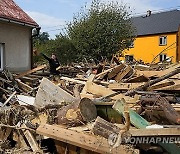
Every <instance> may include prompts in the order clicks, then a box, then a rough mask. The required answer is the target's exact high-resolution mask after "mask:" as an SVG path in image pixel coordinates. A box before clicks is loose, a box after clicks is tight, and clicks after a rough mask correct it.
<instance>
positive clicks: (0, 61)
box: [0, 43, 4, 71]
mask: <svg viewBox="0 0 180 154" xmlns="http://www.w3.org/2000/svg"><path fill="white" fill-rule="evenodd" d="M3 50H4V45H3V44H1V43H0V71H2V70H3Z"/></svg>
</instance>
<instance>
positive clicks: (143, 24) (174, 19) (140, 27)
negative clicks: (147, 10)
mask: <svg viewBox="0 0 180 154" xmlns="http://www.w3.org/2000/svg"><path fill="white" fill-rule="evenodd" d="M131 20H132V23H133V25H134V26H135V27H136V31H137V36H141V35H150V34H160V33H169V32H177V31H178V27H179V25H180V11H179V10H172V11H167V12H161V13H156V14H151V15H150V16H140V17H133V18H132V19H131Z"/></svg>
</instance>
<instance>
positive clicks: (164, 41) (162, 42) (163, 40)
mask: <svg viewBox="0 0 180 154" xmlns="http://www.w3.org/2000/svg"><path fill="white" fill-rule="evenodd" d="M159 45H167V36H160V37H159Z"/></svg>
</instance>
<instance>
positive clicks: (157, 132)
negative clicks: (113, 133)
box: [129, 128, 180, 136]
mask: <svg viewBox="0 0 180 154" xmlns="http://www.w3.org/2000/svg"><path fill="white" fill-rule="evenodd" d="M129 133H131V134H132V136H179V135H180V129H179V128H160V129H130V130H129Z"/></svg>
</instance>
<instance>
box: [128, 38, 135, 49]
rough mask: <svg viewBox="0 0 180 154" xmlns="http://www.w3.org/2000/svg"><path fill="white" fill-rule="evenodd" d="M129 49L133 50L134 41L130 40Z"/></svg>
mask: <svg viewBox="0 0 180 154" xmlns="http://www.w3.org/2000/svg"><path fill="white" fill-rule="evenodd" d="M129 48H134V40H131V42H130V45H129Z"/></svg>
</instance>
